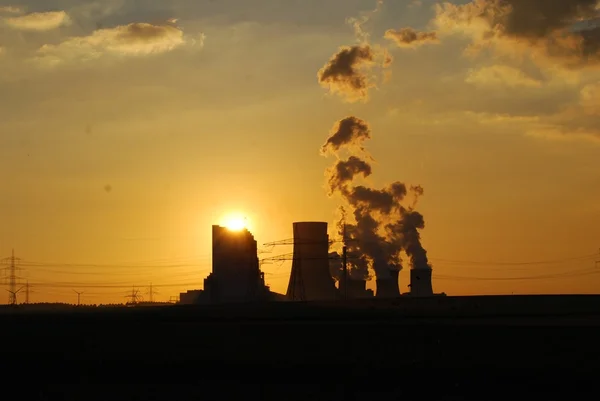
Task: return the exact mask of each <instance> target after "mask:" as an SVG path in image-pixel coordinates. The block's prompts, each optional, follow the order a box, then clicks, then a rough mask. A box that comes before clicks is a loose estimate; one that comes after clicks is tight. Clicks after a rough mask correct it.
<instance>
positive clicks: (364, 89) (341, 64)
mask: <svg viewBox="0 0 600 401" xmlns="http://www.w3.org/2000/svg"><path fill="white" fill-rule="evenodd" d="M374 60H375V54H374V52H373V50H372V49H371V46H369V45H356V46H343V47H341V48H340V50H339V51H338V52H337V53H336V54H335V55H333V57H332V58H331V59H330V60H329V62H328V63H327V64H326V65H325V66H324V67H323V68H321V69H320V70H319V72H318V73H317V78H318V79H319V83H320V84H321V86H323V87H325V88H328V89H329V90H331V91H332V92H337V93H339V94H340V95H342V96H343V97H345V98H346V99H347V100H348V101H350V102H356V101H359V100H366V99H367V98H368V91H369V88H371V87H372V86H373V84H372V83H371V82H370V80H369V77H368V75H367V74H366V72H365V67H366V68H367V69H368V67H369V66H370V65H371V64H372V63H373V62H374Z"/></svg>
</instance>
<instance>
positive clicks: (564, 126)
mask: <svg viewBox="0 0 600 401" xmlns="http://www.w3.org/2000/svg"><path fill="white" fill-rule="evenodd" d="M599 115H600V84H597V83H595V84H591V85H586V86H584V87H583V88H582V89H581V91H580V93H579V102H578V103H577V104H572V105H570V106H567V107H565V108H564V109H563V110H561V111H560V112H558V113H555V114H553V115H550V116H548V117H546V118H542V119H540V121H539V124H535V125H534V126H532V127H531V128H530V129H529V130H528V131H527V134H528V135H530V136H534V137H538V138H546V139H552V140H574V139H584V140H593V141H595V142H598V143H600V120H599V119H598V116H599Z"/></svg>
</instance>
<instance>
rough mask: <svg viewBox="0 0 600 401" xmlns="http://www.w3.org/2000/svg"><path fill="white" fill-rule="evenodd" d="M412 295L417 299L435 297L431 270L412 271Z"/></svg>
mask: <svg viewBox="0 0 600 401" xmlns="http://www.w3.org/2000/svg"><path fill="white" fill-rule="evenodd" d="M410 295H412V296H416V297H429V296H432V295H433V287H432V285H431V269H412V270H411V271H410Z"/></svg>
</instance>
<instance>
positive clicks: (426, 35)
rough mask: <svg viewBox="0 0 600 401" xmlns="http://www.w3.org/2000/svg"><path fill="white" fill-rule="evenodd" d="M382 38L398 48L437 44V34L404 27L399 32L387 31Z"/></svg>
mask: <svg viewBox="0 0 600 401" xmlns="http://www.w3.org/2000/svg"><path fill="white" fill-rule="evenodd" d="M384 37H385V38H386V39H390V40H392V41H394V43H396V45H398V47H413V48H415V47H419V46H422V45H425V44H434V43H439V40H438V35H437V32H435V31H430V32H420V31H417V30H415V29H413V28H410V27H406V28H401V29H399V30H395V29H388V30H387V31H385V35H384Z"/></svg>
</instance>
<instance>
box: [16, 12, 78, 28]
mask: <svg viewBox="0 0 600 401" xmlns="http://www.w3.org/2000/svg"><path fill="white" fill-rule="evenodd" d="M4 23H5V24H7V25H8V26H10V27H12V28H14V29H20V30H24V31H49V30H52V29H56V28H59V27H61V26H66V25H69V24H71V19H70V18H69V16H68V14H67V13H66V12H64V11H48V12H40V13H31V14H25V15H19V16H16V17H6V18H4Z"/></svg>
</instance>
